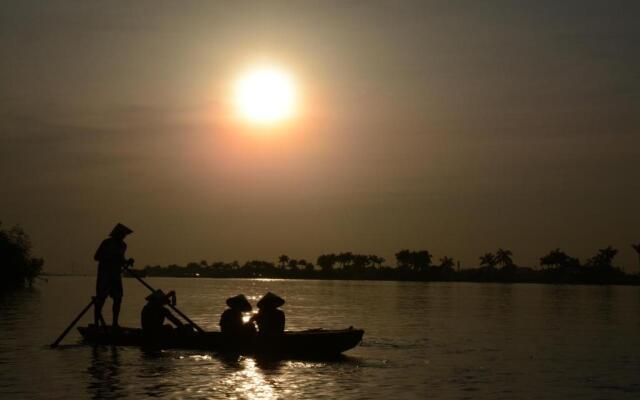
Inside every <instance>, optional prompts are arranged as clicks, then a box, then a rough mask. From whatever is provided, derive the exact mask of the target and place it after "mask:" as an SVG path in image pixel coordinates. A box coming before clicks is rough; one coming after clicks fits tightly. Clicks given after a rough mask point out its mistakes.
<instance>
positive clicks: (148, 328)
mask: <svg viewBox="0 0 640 400" xmlns="http://www.w3.org/2000/svg"><path fill="white" fill-rule="evenodd" d="M170 297H173V299H174V300H175V292H173V291H172V292H169V294H164V293H163V292H162V290H156V291H155V292H153V293H151V294H150V295H149V296H147V298H146V300H147V304H145V306H144V307H143V308H142V312H141V313H140V323H141V325H142V331H143V332H144V334H145V335H149V336H151V337H161V336H162V335H164V334H165V333H171V332H172V331H173V328H172V327H171V325H165V323H164V321H165V319H168V320H169V321H170V322H172V323H173V324H174V325H175V326H176V327H177V328H181V327H182V326H183V325H184V324H183V323H182V321H180V320H179V319H178V318H176V317H175V316H174V315H173V314H171V311H169V310H168V309H167V308H166V307H165V306H166V305H167V304H169V298H170Z"/></svg>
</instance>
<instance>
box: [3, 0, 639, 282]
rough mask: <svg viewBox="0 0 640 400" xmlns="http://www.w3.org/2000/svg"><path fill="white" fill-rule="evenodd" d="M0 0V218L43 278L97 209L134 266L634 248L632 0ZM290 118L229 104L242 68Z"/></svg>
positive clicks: (72, 253) (99, 232)
mask: <svg viewBox="0 0 640 400" xmlns="http://www.w3.org/2000/svg"><path fill="white" fill-rule="evenodd" d="M480 3H484V2H475V1H466V2H465V1H460V2H431V1H415V2H410V1H406V2H399V3H397V2H375V1H374V2H348V3H346V2H330V1H326V2H239V3H238V2H233V3H228V4H223V3H218V2H211V3H203V2H180V3H174V2H144V1H143V2H136V3H135V4H128V5H126V6H116V5H114V4H111V3H87V4H83V5H82V6H78V4H77V3H72V2H69V3H67V2H65V1H60V2H55V3H45V4H40V3H34V2H25V1H5V2H2V4H1V5H0V48H2V50H3V51H2V54H3V55H4V57H3V62H2V63H1V64H0V103H1V104H2V107H0V127H1V129H0V182H2V196H0V210H2V212H1V213H0V221H2V222H3V224H4V225H5V226H6V225H13V224H16V223H19V224H22V225H23V226H24V228H25V229H26V230H27V232H28V233H30V234H31V236H32V239H33V242H34V244H35V251H36V253H37V254H39V255H41V256H43V257H44V258H45V259H46V267H45V268H46V269H47V270H49V271H54V272H61V271H70V270H71V268H72V265H75V269H76V270H82V271H89V272H92V271H93V268H94V263H93V261H92V259H91V257H92V255H93V252H94V250H95V247H96V246H97V244H98V243H99V242H100V240H101V239H102V238H103V237H104V236H105V235H106V234H107V233H108V232H109V230H110V229H111V227H112V226H113V225H114V224H115V222H118V221H121V222H123V223H126V224H128V225H130V226H131V227H132V228H133V229H134V230H135V231H136V233H135V234H134V235H133V236H132V237H131V238H130V240H129V244H130V255H131V256H133V257H135V258H136V259H137V260H138V263H139V264H141V265H145V264H163V265H166V264H169V263H185V262H188V261H194V260H195V261H198V260H201V259H206V260H209V261H213V260H226V261H231V260H236V259H237V260H239V261H244V260H248V259H254V258H260V259H270V260H274V259H275V258H276V257H277V256H278V255H280V254H282V253H286V254H289V255H290V256H292V257H297V258H303V257H304V258H307V259H310V260H315V257H316V256H318V255H319V254H321V253H323V252H340V251H353V252H362V253H375V254H379V255H382V256H384V257H387V259H391V258H392V255H393V254H394V253H395V252H396V251H398V250H399V249H401V248H413V249H428V250H430V251H431V252H432V253H433V254H435V256H436V258H439V257H441V256H444V255H448V256H452V257H454V258H456V259H461V260H462V264H463V266H474V265H476V263H477V257H478V256H479V255H480V254H482V253H484V252H486V251H493V250H495V249H497V248H498V247H502V248H509V249H511V250H512V251H513V252H514V255H515V257H514V258H515V261H516V262H517V263H519V264H521V265H534V264H537V261H538V258H539V257H540V256H541V255H543V254H545V253H546V252H547V251H549V250H551V249H553V248H556V247H561V248H562V249H564V250H565V251H567V252H568V253H569V254H572V255H574V256H578V257H580V258H581V259H583V260H584V259H586V258H587V257H589V256H590V255H592V254H594V253H595V252H596V251H597V249H598V248H601V247H606V246H607V245H613V246H614V247H617V248H619V249H621V253H620V257H619V259H618V263H619V264H620V265H622V266H624V267H626V268H627V269H628V270H633V271H637V270H638V265H637V261H636V259H635V258H634V253H633V250H632V249H631V248H630V246H629V245H630V243H632V242H638V241H640V236H639V235H640V234H639V233H638V226H640V214H638V213H637V208H638V204H640V183H639V182H640V179H639V178H640V176H639V175H640V172H638V171H640V169H638V167H637V166H638V161H639V160H640V148H639V146H638V143H639V139H640V137H639V136H640V132H639V128H640V113H638V110H639V109H640V107H639V106H640V96H639V94H640V83H639V81H640V78H639V76H638V71H640V56H639V55H638V54H639V53H638V52H637V48H636V47H637V45H636V44H635V42H634V38H637V37H639V36H640V32H639V28H638V24H637V21H636V18H635V16H637V15H638V11H640V10H638V8H639V6H638V5H637V4H636V2H621V3H616V5H615V6H612V5H607V4H605V3H604V2H596V1H581V2H572V1H568V2H562V4H557V2H552V1H539V2H535V4H522V3H521V2H516V1H499V2H491V4H480ZM264 59H268V60H273V61H274V62H276V63H278V64H279V65H282V66H284V67H285V68H286V69H287V70H289V71H291V73H292V74H293V76H294V77H295V79H296V81H297V82H298V84H299V89H300V94H301V97H302V99H303V102H302V103H301V106H302V107H303V108H302V109H301V112H300V114H299V115H298V117H297V118H296V119H294V120H292V121H290V122H289V123H288V124H286V125H285V126H279V127H277V128H274V129H275V130H277V131H278V132H276V133H277V134H274V135H264V134H263V135H256V134H255V132H251V130H252V129H253V128H251V127H249V126H248V125H244V124H239V123H238V121H237V120H234V116H233V110H232V108H231V107H230V102H231V97H230V96H231V90H230V87H231V86H232V83H233V80H234V79H236V78H237V76H238V74H239V73H240V72H241V71H242V70H244V69H245V68H246V67H247V65H251V64H252V63H253V62H254V60H264Z"/></svg>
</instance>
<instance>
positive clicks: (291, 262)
mask: <svg viewBox="0 0 640 400" xmlns="http://www.w3.org/2000/svg"><path fill="white" fill-rule="evenodd" d="M287 269H288V270H289V271H296V270H297V269H298V260H296V259H295V258H291V259H289V262H288V263H287Z"/></svg>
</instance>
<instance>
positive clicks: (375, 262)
mask: <svg viewBox="0 0 640 400" xmlns="http://www.w3.org/2000/svg"><path fill="white" fill-rule="evenodd" d="M369 261H370V262H371V264H373V265H374V266H375V267H376V268H380V267H381V266H382V263H383V262H384V261H385V260H384V258H383V257H378V256H376V255H374V254H372V255H370V256H369Z"/></svg>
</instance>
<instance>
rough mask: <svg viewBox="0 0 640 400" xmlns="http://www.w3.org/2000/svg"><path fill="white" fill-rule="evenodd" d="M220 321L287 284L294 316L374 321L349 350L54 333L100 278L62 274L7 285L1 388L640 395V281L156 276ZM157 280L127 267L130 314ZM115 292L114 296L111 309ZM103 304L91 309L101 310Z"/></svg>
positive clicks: (319, 321)
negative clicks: (157, 347) (99, 343)
mask: <svg viewBox="0 0 640 400" xmlns="http://www.w3.org/2000/svg"><path fill="white" fill-rule="evenodd" d="M147 281H148V282H149V283H150V284H151V285H152V286H154V287H157V288H162V289H164V290H169V289H175V290H176V291H177V293H178V306H179V308H180V309H181V310H182V311H184V312H185V313H187V314H188V315H189V316H191V317H192V319H193V320H195V321H196V322H197V323H198V324H200V325H201V326H202V327H204V328H205V329H217V322H218V318H219V315H220V313H221V312H222V311H223V310H224V308H225V307H224V299H225V298H227V297H229V296H231V295H235V294H237V293H244V294H245V295H247V296H248V297H249V298H250V300H251V301H252V302H253V303H254V304H255V301H256V300H257V299H258V298H259V297H260V296H261V295H262V294H263V293H265V292H266V291H268V290H270V291H273V292H275V293H278V294H279V295H281V296H282V297H284V298H285V299H286V301H287V304H285V306H284V307H283V310H284V311H285V312H286V315H287V329H291V330H295V329H308V328H318V327H322V328H346V327H348V326H354V327H358V328H363V329H365V336H364V341H363V343H362V344H361V345H360V346H358V347H356V348H355V349H353V350H351V351H349V352H347V353H346V357H345V358H344V359H343V360H340V361H332V362H310V361H280V362H268V363H267V362H262V361H259V360H254V359H252V358H240V359H238V360H227V359H222V358H219V357H217V356H216V355H214V354H209V353H206V352H194V351H174V350H170V351H162V352H154V353H149V352H143V351H141V350H140V349H138V348H124V347H96V348H92V347H90V346H86V345H82V344H80V340H79V339H80V337H79V335H78V333H77V332H75V331H74V332H72V333H71V334H70V335H69V336H68V337H67V338H66V339H65V341H64V342H63V343H64V344H63V345H62V346H60V347H59V348H58V349H50V348H49V347H48V344H49V343H51V342H52V341H53V340H54V339H55V338H56V337H57V335H58V334H59V333H60V332H61V331H62V330H63V329H64V328H65V327H66V325H67V324H68V323H69V322H70V321H71V320H72V319H73V318H74V317H75V316H76V314H77V313H78V312H79V311H80V310H81V309H82V308H83V307H84V306H85V305H86V304H87V303H88V302H89V300H90V296H91V295H92V292H93V288H94V285H95V278H88V277H53V278H50V279H49V282H48V283H39V284H38V285H37V287H36V288H35V289H33V290H24V291H19V292H14V293H11V294H3V295H0V299H1V303H0V398H2V399H30V398H33V399H86V398H95V399H109V398H140V397H158V398H189V399H199V398H203V399H204V398H220V399H276V398H281V399H297V398H300V399H320V398H327V399H334V398H339V399H369V398H371V399H386V398H399V399H427V398H430V399H465V398H468V399H500V398H504V399H512V398H523V399H539V398H544V399H638V398H640V335H639V334H640V288H637V287H621V286H618V287H616V286H557V285H534V284H531V285H529V284H476V283H423V282H415V283H414V282H369V281H305V280H252V279H186V278H180V279H176V278H148V279H147ZM146 294H147V289H145V288H144V287H143V286H142V285H140V284H139V283H138V282H137V281H135V280H133V279H125V298H124V304H123V312H122V317H121V325H123V326H139V312H140V309H141V307H142V305H143V302H144V296H145V295H146ZM110 304H111V303H110V300H108V302H107V305H106V306H105V314H106V318H107V321H109V320H110ZM90 317H91V315H90V313H88V314H87V315H86V317H85V318H84V319H83V320H82V323H84V324H86V323H88V322H89V321H90Z"/></svg>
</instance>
